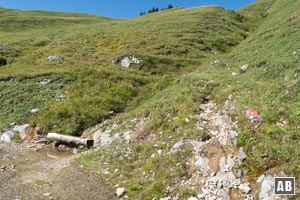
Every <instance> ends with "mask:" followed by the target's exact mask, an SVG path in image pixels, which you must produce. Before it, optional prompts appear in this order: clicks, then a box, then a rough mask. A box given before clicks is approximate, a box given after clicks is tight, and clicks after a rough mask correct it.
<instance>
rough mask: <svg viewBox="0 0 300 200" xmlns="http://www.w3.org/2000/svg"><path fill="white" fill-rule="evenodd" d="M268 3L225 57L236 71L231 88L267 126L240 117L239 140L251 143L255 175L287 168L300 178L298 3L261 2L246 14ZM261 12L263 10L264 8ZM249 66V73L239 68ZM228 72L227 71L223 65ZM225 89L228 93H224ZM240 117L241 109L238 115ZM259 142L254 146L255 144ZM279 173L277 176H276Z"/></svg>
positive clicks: (248, 146) (250, 165)
mask: <svg viewBox="0 0 300 200" xmlns="http://www.w3.org/2000/svg"><path fill="white" fill-rule="evenodd" d="M262 5H263V6H266V7H265V8H264V9H263V10H265V11H264V12H265V14H264V16H263V17H262V18H261V19H262V21H260V22H259V24H258V28H257V29H256V30H255V31H253V32H252V33H251V35H250V36H249V37H248V38H247V39H246V40H245V41H243V42H241V44H239V45H238V46H237V47H236V48H235V49H234V50H233V51H232V52H230V53H229V54H228V55H226V56H225V57H223V58H222V59H224V62H228V63H230V66H231V69H230V70H229V72H228V73H231V72H234V73H237V76H236V77H235V78H233V80H234V81H232V82H231V83H230V85H231V87H232V88H234V89H227V92H228V93H227V94H232V95H233V96H235V97H237V98H238V99H239V100H238V101H239V106H238V107H239V109H238V110H243V109H245V108H247V107H254V108H256V109H257V110H259V111H260V112H261V113H262V115H263V117H264V122H263V124H261V125H259V126H258V127H255V126H250V125H249V124H248V123H247V122H246V121H243V120H240V127H242V128H241V129H242V135H241V137H240V140H239V142H240V143H239V144H240V145H243V146H244V147H246V153H247V154H248V155H250V156H249V157H248V159H247V168H248V169H249V171H250V173H251V174H253V175H254V176H257V175H260V174H262V173H264V174H268V173H269V174H271V173H274V172H275V171H277V172H278V171H280V170H283V171H284V172H285V173H287V174H289V175H291V176H296V177H297V176H299V174H300V171H299V168H298V166H299V160H298V159H297V158H298V157H299V154H300V152H299V151H298V150H296V149H297V145H299V142H298V139H297V138H299V134H300V132H299V128H297V127H299V125H300V124H299V120H298V119H299V109H298V108H299V100H300V95H299V83H300V82H299V67H300V66H299V51H300V45H299V43H298V42H296V41H297V40H298V39H297V38H299V37H300V32H299V20H300V15H299V9H300V3H299V1H258V2H257V3H256V4H253V5H252V6H250V7H248V8H245V9H242V10H241V12H245V13H247V12H246V11H247V10H251V12H254V14H253V15H254V16H255V15H256V14H255V9H254V8H256V7H260V6H262ZM258 12H261V11H260V10H259V11H258ZM246 64H248V66H249V67H248V68H247V69H246V71H242V70H240V68H241V67H242V66H243V65H246ZM224 70H225V69H224ZM224 92H225V91H224ZM236 114H237V115H238V116H241V117H242V115H241V113H236ZM253 146H255V148H253ZM273 175H274V174H273Z"/></svg>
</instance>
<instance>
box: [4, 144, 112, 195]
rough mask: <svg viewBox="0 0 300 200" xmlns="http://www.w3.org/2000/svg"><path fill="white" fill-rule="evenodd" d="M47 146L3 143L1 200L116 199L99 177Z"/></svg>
mask: <svg viewBox="0 0 300 200" xmlns="http://www.w3.org/2000/svg"><path fill="white" fill-rule="evenodd" d="M73 157H74V155H72V154H71V153H66V152H59V151H57V150H55V149H54V148H53V147H50V146H46V145H39V144H38V145H32V144H14V143H0V168H1V169H0V188H1V192H0V199H6V200H9V199H115V198H116V197H115V196H114V190H113V188H111V187H110V186H109V185H108V184H106V183H105V181H104V180H103V179H102V178H101V177H100V176H99V175H98V174H96V173H92V172H87V171H85V170H84V169H83V168H82V167H81V166H78V165H76V164H73V163H71V162H70V161H71V159H72V158H73Z"/></svg>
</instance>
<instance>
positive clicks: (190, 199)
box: [188, 197, 198, 200]
mask: <svg viewBox="0 0 300 200" xmlns="http://www.w3.org/2000/svg"><path fill="white" fill-rule="evenodd" d="M188 200H198V198H197V197H190V198H188Z"/></svg>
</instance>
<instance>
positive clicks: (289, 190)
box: [274, 177, 295, 195]
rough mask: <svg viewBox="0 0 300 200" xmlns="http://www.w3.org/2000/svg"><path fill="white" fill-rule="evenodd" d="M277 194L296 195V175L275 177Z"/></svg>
mask: <svg viewBox="0 0 300 200" xmlns="http://www.w3.org/2000/svg"><path fill="white" fill-rule="evenodd" d="M274 179H275V194H276V195H295V177H274Z"/></svg>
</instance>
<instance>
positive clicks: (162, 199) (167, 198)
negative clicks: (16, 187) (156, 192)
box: [159, 197, 172, 200]
mask: <svg viewBox="0 0 300 200" xmlns="http://www.w3.org/2000/svg"><path fill="white" fill-rule="evenodd" d="M159 200H172V198H171V197H164V198H160V199H159Z"/></svg>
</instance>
